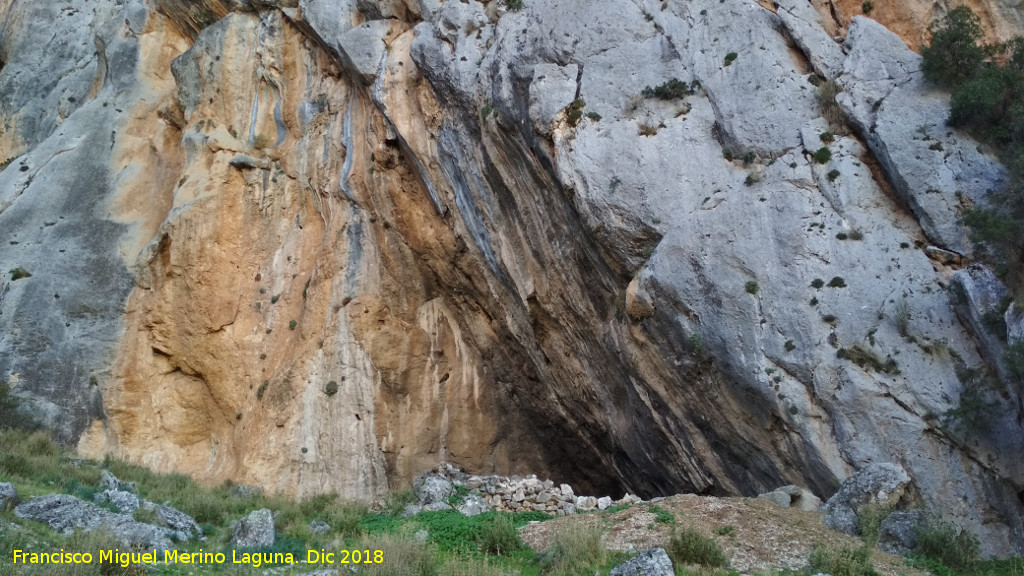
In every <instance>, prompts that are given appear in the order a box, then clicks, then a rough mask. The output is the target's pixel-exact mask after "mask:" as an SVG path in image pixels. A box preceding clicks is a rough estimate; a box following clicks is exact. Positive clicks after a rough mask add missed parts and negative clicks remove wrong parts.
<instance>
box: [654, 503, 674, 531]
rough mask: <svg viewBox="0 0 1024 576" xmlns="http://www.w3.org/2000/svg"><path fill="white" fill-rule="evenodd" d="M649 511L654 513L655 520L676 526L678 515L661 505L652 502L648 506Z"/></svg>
mask: <svg viewBox="0 0 1024 576" xmlns="http://www.w3.org/2000/svg"><path fill="white" fill-rule="evenodd" d="M647 511H648V512H650V513H652V514H654V521H655V522H657V523H659V524H668V525H670V526H674V525H675V523H676V515H675V514H673V513H671V512H669V511H668V510H665V509H664V508H662V507H661V506H656V505H654V504H651V505H649V506H648V507H647Z"/></svg>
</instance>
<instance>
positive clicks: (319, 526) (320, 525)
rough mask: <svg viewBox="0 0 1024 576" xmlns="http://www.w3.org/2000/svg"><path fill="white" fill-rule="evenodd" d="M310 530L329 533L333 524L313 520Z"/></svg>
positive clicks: (315, 532) (314, 532)
mask: <svg viewBox="0 0 1024 576" xmlns="http://www.w3.org/2000/svg"><path fill="white" fill-rule="evenodd" d="M309 531H310V532H312V533H313V534H327V533H328V532H330V531H331V525H330V524H328V523H327V522H324V521H323V520H313V521H312V522H310V523H309Z"/></svg>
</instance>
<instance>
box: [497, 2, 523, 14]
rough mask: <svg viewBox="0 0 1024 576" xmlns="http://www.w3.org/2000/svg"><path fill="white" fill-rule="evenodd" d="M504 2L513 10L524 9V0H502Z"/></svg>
mask: <svg viewBox="0 0 1024 576" xmlns="http://www.w3.org/2000/svg"><path fill="white" fill-rule="evenodd" d="M502 3H503V4H505V7H506V8H508V9H509V10H510V11H512V12H518V11H520V10H522V9H523V0H502Z"/></svg>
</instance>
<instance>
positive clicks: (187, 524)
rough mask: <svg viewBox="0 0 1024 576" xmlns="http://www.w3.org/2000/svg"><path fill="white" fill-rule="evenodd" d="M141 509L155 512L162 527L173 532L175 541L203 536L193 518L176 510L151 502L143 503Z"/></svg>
mask: <svg viewBox="0 0 1024 576" xmlns="http://www.w3.org/2000/svg"><path fill="white" fill-rule="evenodd" d="M142 507H143V508H145V509H147V510H155V511H156V516H157V518H159V519H160V522H161V523H162V524H163V525H164V526H167V527H168V528H170V529H171V530H173V531H174V537H175V539H177V540H182V541H187V540H191V539H193V538H198V537H201V536H202V535H203V530H202V528H200V527H199V524H198V523H197V522H196V520H195V518H193V517H191V516H189V515H188V514H185V513H184V512H182V511H181V510H178V509H177V508H172V507H170V506H167V505H165V504H154V503H152V502H144V503H143V504H142Z"/></svg>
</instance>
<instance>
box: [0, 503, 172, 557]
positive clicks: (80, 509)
mask: <svg viewBox="0 0 1024 576" xmlns="http://www.w3.org/2000/svg"><path fill="white" fill-rule="evenodd" d="M14 514H15V515H17V516H18V517H19V518H24V519H26V520H34V521H36V522H42V523H43V524H46V525H47V526H49V527H50V528H52V529H53V530H56V531H57V532H60V533H61V534H62V535H64V536H70V535H71V534H73V533H74V532H75V530H85V531H87V532H90V531H93V530H98V529H103V530H106V531H107V532H109V533H110V535H111V536H113V537H114V538H115V539H116V540H118V541H119V542H120V543H121V545H123V546H124V547H126V548H140V549H156V550H158V551H159V550H171V549H173V546H172V545H171V541H170V539H169V538H168V534H167V531H166V530H165V529H163V528H160V527H158V526H153V525H151V524H145V523H142V522H138V521H137V520H135V519H134V518H132V517H131V516H129V515H127V514H118V513H115V512H110V511H109V510H104V509H103V508H100V507H99V506H97V505H95V504H92V503H91V502H85V501H83V500H79V499H78V498H75V497H74V496H70V495H68V494H50V495H48V496H40V497H38V498H32V499H31V500H29V501H28V502H25V503H24V504H21V505H20V506H18V507H16V508H15V509H14Z"/></svg>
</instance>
